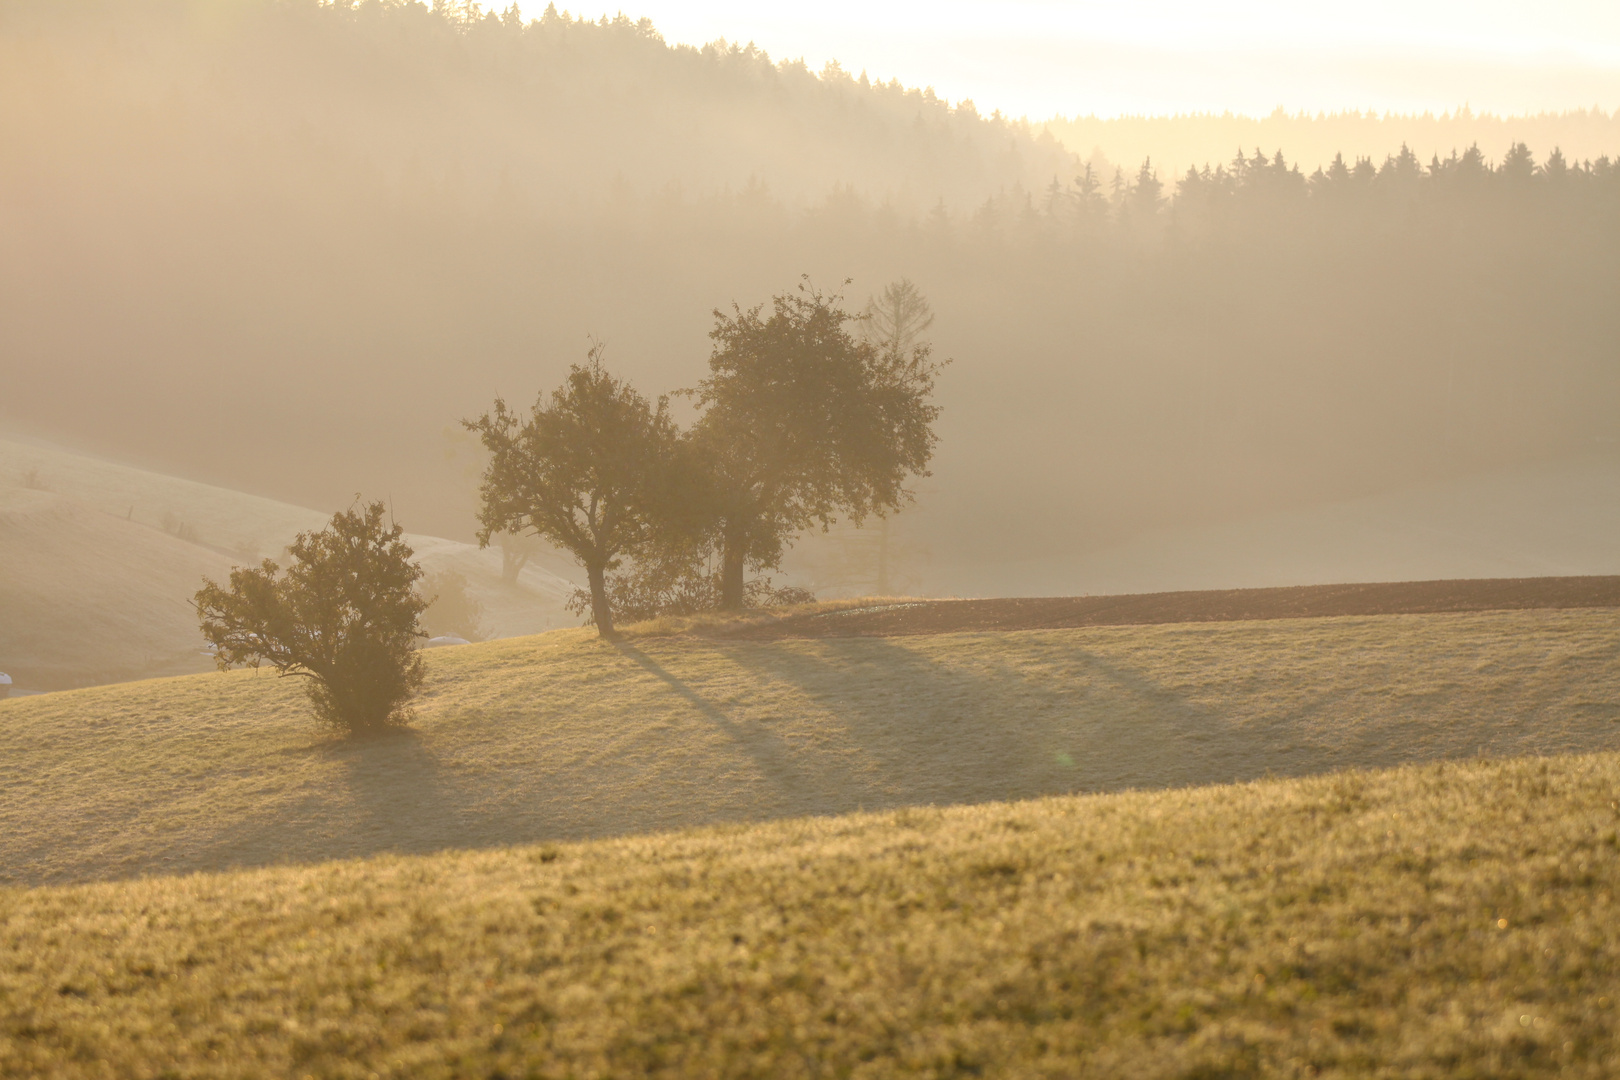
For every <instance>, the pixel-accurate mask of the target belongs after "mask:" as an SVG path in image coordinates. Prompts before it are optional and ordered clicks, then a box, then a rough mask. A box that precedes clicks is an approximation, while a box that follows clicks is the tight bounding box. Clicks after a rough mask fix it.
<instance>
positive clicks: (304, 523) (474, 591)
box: [0, 435, 579, 690]
mask: <svg viewBox="0 0 1620 1080" xmlns="http://www.w3.org/2000/svg"><path fill="white" fill-rule="evenodd" d="M329 520H330V515H327V514H322V513H321V512H319V511H317V510H310V509H307V508H305V507H301V506H291V505H289V504H287V503H281V502H276V501H275V500H273V499H264V498H260V497H258V496H255V495H249V494H246V493H243V492H239V491H231V490H229V489H226V488H219V487H213V486H210V485H208V484H199V483H196V482H195V481H191V480H184V479H181V478H179V477H175V476H165V475H163V474H161V473H155V472H150V471H148V470H145V469H137V468H133V467H130V466H127V465H121V464H117V463H115V462H110V461H103V460H101V459H99V458H95V457H91V456H89V455H85V454H78V453H74V452H72V451H69V450H64V449H62V448H60V447H55V446H51V445H48V444H43V443H38V442H27V441H23V440H19V439H11V438H6V437H4V436H3V435H0V567H3V568H4V572H3V573H0V611H3V612H4V613H5V617H4V618H3V619H0V671H7V672H9V673H10V674H11V675H12V677H13V678H15V679H17V680H18V685H20V686H26V687H28V688H30V689H36V690H43V689H54V688H59V687H68V686H79V685H85V684H90V683H101V682H113V681H118V680H121V679H129V678H138V677H151V676H155V675H169V674H179V673H184V672H188V671H203V670H206V669H207V668H208V667H209V666H210V665H211V664H212V661H211V660H209V659H208V658H207V657H204V656H203V655H202V654H201V653H200V652H199V649H200V646H201V644H202V638H201V636H200V635H199V634H198V632H197V620H196V617H195V615H193V614H192V613H191V610H190V607H189V602H190V600H191V596H192V594H193V593H195V592H196V591H197V589H198V587H199V586H200V585H201V584H202V579H203V577H204V576H208V577H212V578H214V579H215V580H224V578H225V577H226V576H227V575H228V574H229V573H230V568H231V567H232V566H233V565H241V564H254V563H257V561H258V560H259V559H261V558H264V557H265V556H271V557H274V556H277V555H278V554H279V553H280V551H281V549H282V548H283V547H285V546H286V545H287V544H288V543H289V542H290V541H291V540H292V539H293V537H294V536H295V535H297V534H298V533H299V532H300V531H302V530H307V529H319V528H321V527H322V526H324V525H325V524H326V522H328V521H329ZM408 539H409V541H410V543H411V546H412V547H413V548H414V549H415V550H416V554H417V560H418V561H419V562H420V563H421V564H422V566H423V567H424V569H426V570H428V571H430V572H432V571H445V570H450V571H454V572H456V573H459V574H461V575H462V576H463V577H464V578H465V579H466V581H467V584H468V588H467V591H468V594H469V595H470V596H471V597H472V598H474V599H475V600H477V601H478V602H479V603H481V604H482V605H483V609H484V617H483V623H484V627H485V629H486V630H487V631H488V633H489V635H490V636H492V637H511V636H515V635H521V634H532V633H536V632H538V631H541V630H545V629H549V628H552V627H558V626H572V625H576V624H577V623H578V621H579V620H578V619H577V618H576V617H575V616H573V615H571V614H569V613H568V612H567V611H565V610H564V609H563V602H564V601H565V600H566V599H567V597H568V595H569V594H570V592H571V591H572V589H573V584H572V583H571V582H569V581H568V580H567V579H565V578H563V577H560V576H559V575H557V574H556V573H553V572H552V571H551V570H549V569H546V568H545V567H543V566H541V565H539V564H538V563H531V564H530V565H527V566H525V567H524V568H523V570H522V571H521V573H520V574H519V575H518V579H517V583H516V585H515V586H513V585H507V584H503V583H502V580H501V554H500V552H499V551H496V550H480V549H478V548H476V547H474V546H472V545H470V544H463V543H458V542H457V541H454V540H446V539H443V538H441V537H437V536H423V535H420V534H415V533H412V534H408Z"/></svg>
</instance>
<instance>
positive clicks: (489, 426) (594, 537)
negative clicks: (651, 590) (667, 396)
mask: <svg viewBox="0 0 1620 1080" xmlns="http://www.w3.org/2000/svg"><path fill="white" fill-rule="evenodd" d="M602 351H603V350H602V346H601V345H600V344H593V345H592V346H591V349H590V353H589V357H588V359H587V361H586V363H584V364H575V365H574V366H573V367H572V368H571V369H570V370H569V373H568V378H567V380H566V381H565V382H564V383H563V385H562V386H561V387H560V388H558V389H557V390H555V391H553V392H552V394H551V398H550V401H549V402H548V401H547V400H546V397H545V395H544V394H542V395H541V396H540V397H539V398H538V399H537V400H536V401H535V403H534V407H533V408H532V409H531V410H530V414H529V417H528V418H527V419H524V418H523V417H521V416H519V415H518V414H517V413H515V412H513V411H512V410H510V409H509V408H508V407H507V405H506V402H505V401H504V400H501V399H499V398H497V399H496V401H495V405H494V408H493V410H492V411H491V412H488V413H485V414H484V415H483V416H481V417H479V418H478V419H477V420H468V421H464V424H465V425H466V427H467V428H468V429H469V430H471V431H475V432H477V433H478V435H479V437H480V438H481V439H482V441H483V444H484V447H485V448H486V449H487V450H488V451H489V453H490V460H489V465H488V468H486V469H485V471H484V478H483V483H482V484H481V486H480V487H479V495H480V503H479V510H478V520H479V523H480V525H481V526H482V528H481V529H480V531H479V534H478V541H479V543H480V544H482V545H484V546H488V544H489V543H490V541H491V539H492V538H495V537H497V536H498V535H499V534H501V533H506V532H514V533H529V534H533V535H535V536H540V537H544V538H545V539H547V540H550V541H551V542H552V543H554V544H557V545H558V546H559V547H562V548H564V549H565V550H567V551H569V552H571V553H572V554H573V555H574V557H575V558H577V559H578V560H579V562H580V565H581V566H583V567H584V569H585V574H586V577H587V579H588V580H589V583H590V596H591V617H592V619H593V621H594V622H595V624H596V628H597V630H598V632H600V633H601V634H602V636H603V637H612V636H614V628H613V608H612V605H611V603H609V599H608V594H607V588H606V575H607V573H608V571H610V570H612V569H614V568H615V567H617V566H618V565H619V562H620V560H621V559H622V558H623V557H624V556H625V555H626V554H628V553H630V552H633V551H634V550H635V549H637V548H638V547H640V546H642V545H644V544H646V543H647V542H648V541H649V540H650V539H651V535H652V521H653V518H654V516H655V515H656V514H657V512H658V504H659V500H661V499H663V498H665V497H666V494H667V492H668V491H669V488H670V485H669V483H668V478H667V473H668V468H669V465H670V462H671V460H672V454H673V450H674V444H675V437H676V436H675V425H674V423H673V422H672V421H671V420H670V417H669V409H668V406H667V403H666V402H665V401H663V400H660V401H659V402H658V404H657V406H656V407H654V406H652V405H650V404H649V403H648V401H647V399H646V398H644V397H642V396H641V395H640V394H638V393H637V392H636V391H635V389H634V388H633V387H631V386H630V384H629V383H627V382H624V381H623V380H620V379H616V378H614V377H613V376H612V375H610V374H609V373H608V372H607V370H606V369H605V368H604V367H603V366H602Z"/></svg>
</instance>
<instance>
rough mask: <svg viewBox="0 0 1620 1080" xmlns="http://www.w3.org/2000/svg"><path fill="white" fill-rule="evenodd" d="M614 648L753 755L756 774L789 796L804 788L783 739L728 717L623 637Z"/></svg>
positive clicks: (796, 797) (798, 796)
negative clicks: (758, 773)
mask: <svg viewBox="0 0 1620 1080" xmlns="http://www.w3.org/2000/svg"><path fill="white" fill-rule="evenodd" d="M613 645H614V648H616V649H618V650H619V652H620V653H622V654H623V655H625V656H626V657H628V658H629V659H630V660H633V661H634V662H635V663H636V664H638V665H639V666H640V667H641V668H642V669H644V670H646V671H648V672H650V673H651V674H653V675H654V676H656V677H657V678H658V679H660V680H661V681H662V682H663V683H664V684H665V685H667V686H668V687H669V688H670V689H671V690H673V691H675V693H676V694H677V695H679V696H680V698H681V699H682V700H683V701H685V702H686V703H687V704H689V705H691V706H692V707H693V708H694V709H696V710H697V711H698V712H699V713H701V714H702V715H703V716H704V718H705V719H707V720H708V721H709V722H710V723H712V724H714V725H715V726H716V727H718V728H719V729H720V730H721V731H723V732H725V733H726V735H727V736H728V737H729V738H730V739H731V740H732V741H733V742H734V743H736V745H737V746H738V747H739V748H741V749H742V751H743V752H744V753H746V754H747V755H748V756H749V757H750V758H752V759H753V761H754V764H755V766H756V767H757V768H758V769H759V771H760V774H761V775H763V776H764V777H765V778H766V779H767V780H768V781H770V782H771V783H772V784H773V785H775V786H776V787H777V788H778V789H779V790H780V791H781V793H782V794H783V795H785V796H787V797H788V798H789V799H790V800H799V799H801V798H802V797H803V796H804V794H805V793H806V791H807V788H808V786H807V784H806V781H805V777H804V775H803V774H802V773H801V772H800V770H799V769H798V768H797V767H796V766H795V765H794V764H793V761H792V757H793V748H792V747H790V746H789V745H788V743H787V741H786V740H785V739H783V738H782V737H781V736H780V735H778V734H776V733H775V732H773V731H771V730H769V729H768V728H765V727H762V726H760V725H758V724H748V725H742V724H738V723H737V722H736V721H734V720H732V719H731V718H730V717H729V716H727V715H726V714H725V713H724V712H723V711H722V710H721V709H720V708H719V707H718V706H716V705H715V704H714V703H713V702H711V701H709V700H708V699H706V698H705V697H703V695H701V694H699V693H698V692H697V691H695V690H693V689H692V688H691V687H690V686H688V685H686V684H685V683H684V682H682V681H681V680H680V679H678V678H676V677H675V676H674V675H672V674H670V672H669V671H667V670H666V669H665V668H664V667H663V666H662V665H660V664H659V663H658V661H656V660H654V659H653V658H652V657H650V656H648V655H647V654H646V653H644V652H642V651H641V650H640V649H638V648H636V647H635V646H634V645H631V644H629V643H628V642H625V641H622V640H621V641H615V642H614V643H613Z"/></svg>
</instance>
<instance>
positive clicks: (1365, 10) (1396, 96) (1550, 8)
mask: <svg viewBox="0 0 1620 1080" xmlns="http://www.w3.org/2000/svg"><path fill="white" fill-rule="evenodd" d="M544 6H545V5H544V2H543V0H527V2H526V3H525V5H524V8H525V11H526V12H527V13H528V14H530V15H538V14H539V13H540V11H541V10H543V9H544ZM558 6H559V7H562V6H564V5H562V4H559V5H558ZM569 6H570V7H571V9H572V10H573V12H574V13H575V14H581V15H590V16H593V17H595V16H599V15H602V14H604V13H605V14H613V13H615V12H617V11H619V10H621V7H620V6H619V5H617V4H612V3H602V2H601V0H585V2H583V3H574V4H571V5H569ZM622 10H624V12H625V14H627V15H630V16H632V17H637V18H639V17H641V16H643V15H644V16H647V17H648V18H651V19H652V20H653V22H654V24H655V25H656V26H657V27H658V28H659V30H660V31H661V32H662V33H663V34H664V36H665V38H666V39H668V40H670V41H675V42H688V43H694V44H696V43H702V42H706V41H712V40H714V39H715V38H718V37H725V38H727V39H728V40H741V41H745V42H746V41H749V40H753V41H754V42H756V43H758V44H759V45H760V46H761V47H763V48H764V49H766V50H767V51H768V52H769V53H770V54H771V56H772V57H773V58H775V59H783V58H791V57H798V56H803V57H804V58H805V60H807V61H808V62H809V63H810V64H811V66H812V67H815V68H818V69H819V68H820V67H821V65H822V64H824V63H825V62H826V61H828V60H832V59H837V60H839V61H841V62H842V63H843V64H844V66H845V67H846V68H849V69H850V70H851V71H853V72H855V73H859V72H860V71H861V70H862V69H863V68H864V69H865V70H866V71H868V72H869V73H870V74H871V75H872V76H873V77H874V78H883V79H885V80H887V79H889V78H891V77H897V78H899V79H900V80H901V81H902V82H904V83H906V84H907V85H908V86H909V85H917V86H933V87H934V89H935V90H936V92H938V93H939V94H941V95H942V96H945V97H948V98H950V99H952V100H958V99H961V98H972V99H974V101H975V103H976V104H977V105H978V107H979V109H980V111H981V112H986V113H988V112H989V111H990V110H992V109H1001V110H1002V111H1003V112H1007V113H1011V114H1014V115H1028V116H1030V117H1033V118H1045V117H1048V116H1051V115H1053V114H1055V113H1065V114H1069V115H1075V114H1085V113H1097V114H1099V115H1114V114H1118V113H1122V112H1148V113H1164V112H1184V111H1194V110H1196V111H1205V110H1213V111H1222V110H1228V109H1230V110H1232V111H1234V112H1242V113H1249V114H1254V115H1261V114H1265V113H1269V112H1271V111H1272V110H1273V109H1274V108H1276V107H1278V106H1282V107H1284V108H1286V109H1288V110H1290V111H1295V110H1300V109H1304V110H1310V111H1315V110H1318V109H1328V110H1336V109H1344V108H1363V109H1367V108H1370V109H1377V110H1381V111H1382V110H1395V111H1401V112H1421V111H1424V110H1434V111H1436V112H1438V111H1443V110H1447V109H1452V108H1456V107H1457V106H1459V105H1462V104H1464V103H1467V104H1470V105H1471V106H1472V107H1473V108H1474V109H1475V110H1476V111H1490V112H1501V113H1520V112H1534V111H1541V110H1557V109H1567V108H1575V107H1580V106H1590V105H1598V106H1601V107H1603V108H1605V109H1611V110H1612V109H1615V108H1620V0H1537V2H1534V3H1527V2H1524V0H1511V2H1509V0H1470V2H1468V3H1462V2H1459V0H1361V2H1358V3H1355V4H1346V3H1337V4H1322V3H1308V2H1301V0H1230V2H1228V3H1225V4H1219V5H1217V4H1210V3H1208V2H1207V0H1158V2H1155V3H1136V4H1124V3H1120V2H1118V0H1106V2H1105V0H1010V2H998V3H985V2H965V0H936V2H933V3H928V4H921V3H896V2H892V0H859V2H857V0H824V2H823V3H820V4H817V5H791V6H790V5H777V4H760V3H758V2H757V0H749V2H743V0H707V2H690V0H679V2H677V0H643V2H640V3H638V4H637V5H636V6H634V7H624V8H623V9H622Z"/></svg>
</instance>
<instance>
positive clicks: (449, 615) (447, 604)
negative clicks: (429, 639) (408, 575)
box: [417, 569, 487, 641]
mask: <svg viewBox="0 0 1620 1080" xmlns="http://www.w3.org/2000/svg"><path fill="white" fill-rule="evenodd" d="M417 591H418V592H420V593H421V594H422V598H423V599H424V600H426V601H427V602H428V606H427V608H426V609H425V610H424V611H423V612H422V620H421V621H422V628H423V629H424V630H426V631H427V632H428V634H430V635H431V636H433V637H443V636H446V635H451V636H454V637H459V638H466V639H467V640H468V641H483V640H484V638H485V637H486V636H487V635H486V631H485V629H484V605H483V603H482V602H481V601H480V600H479V599H478V598H477V597H476V596H474V595H473V594H472V593H471V592H470V591H469V589H468V581H467V577H466V575H465V574H460V573H457V572H456V571H454V570H449V569H444V570H436V571H434V572H433V573H430V574H428V575H426V576H425V577H423V578H422V584H421V586H420V587H419V588H418V590H417Z"/></svg>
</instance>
